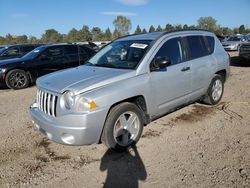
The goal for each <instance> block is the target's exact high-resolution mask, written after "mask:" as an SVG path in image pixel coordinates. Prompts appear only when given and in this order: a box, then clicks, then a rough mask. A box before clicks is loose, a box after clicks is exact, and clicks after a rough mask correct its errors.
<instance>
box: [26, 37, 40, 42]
mask: <svg viewBox="0 0 250 188" xmlns="http://www.w3.org/2000/svg"><path fill="white" fill-rule="evenodd" d="M28 43H29V44H36V43H39V39H37V38H36V37H34V36H29V38H28Z"/></svg>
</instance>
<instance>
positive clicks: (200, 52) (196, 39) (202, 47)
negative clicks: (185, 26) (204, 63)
mask: <svg viewBox="0 0 250 188" xmlns="http://www.w3.org/2000/svg"><path fill="white" fill-rule="evenodd" d="M186 38H187V43H188V47H189V59H196V58H199V57H203V56H206V55H208V51H207V47H206V44H205V41H204V38H203V36H187V37H186Z"/></svg>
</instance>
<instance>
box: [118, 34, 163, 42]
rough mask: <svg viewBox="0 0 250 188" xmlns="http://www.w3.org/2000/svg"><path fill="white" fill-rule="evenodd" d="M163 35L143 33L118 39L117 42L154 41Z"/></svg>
mask: <svg viewBox="0 0 250 188" xmlns="http://www.w3.org/2000/svg"><path fill="white" fill-rule="evenodd" d="M162 34H164V32H153V33H144V34H137V35H127V36H124V37H120V38H119V39H117V41H120V40H122V41H124V40H156V39H157V38H158V37H159V36H161V35H162Z"/></svg>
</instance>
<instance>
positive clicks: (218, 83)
mask: <svg viewBox="0 0 250 188" xmlns="http://www.w3.org/2000/svg"><path fill="white" fill-rule="evenodd" d="M223 92H224V80H223V78H222V76H221V75H219V74H217V75H215V77H214V78H213V79H212V82H211V84H210V86H209V88H208V91H207V94H206V96H205V99H204V100H203V102H204V103H205V104H209V105H215V104H218V103H219V102H220V100H221V98H222V96H223Z"/></svg>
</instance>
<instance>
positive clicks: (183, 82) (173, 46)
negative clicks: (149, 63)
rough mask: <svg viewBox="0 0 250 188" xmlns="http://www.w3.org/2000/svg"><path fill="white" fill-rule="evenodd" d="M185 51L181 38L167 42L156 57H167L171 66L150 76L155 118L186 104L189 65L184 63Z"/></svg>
mask: <svg viewBox="0 0 250 188" xmlns="http://www.w3.org/2000/svg"><path fill="white" fill-rule="evenodd" d="M185 55H186V52H185V49H184V48H183V42H182V38H181V37H177V38H171V39H169V40H167V41H166V42H165V43H164V44H163V45H162V47H161V48H160V49H159V51H158V52H157V53H156V55H155V58H157V57H167V58H169V59H170V61H171V65H170V66H168V67H166V68H165V69H163V70H158V71H153V72H151V73H150V74H151V75H150V84H151V92H152V93H151V96H152V100H153V101H155V102H154V104H155V110H154V111H155V112H154V114H155V116H159V115H162V114H165V113H167V112H168V111H170V110H171V109H173V108H175V107H177V106H179V105H182V104H184V103H186V102H188V98H189V97H188V94H189V93H190V92H191V70H190V63H189V62H186V61H185V59H186V58H185Z"/></svg>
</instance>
